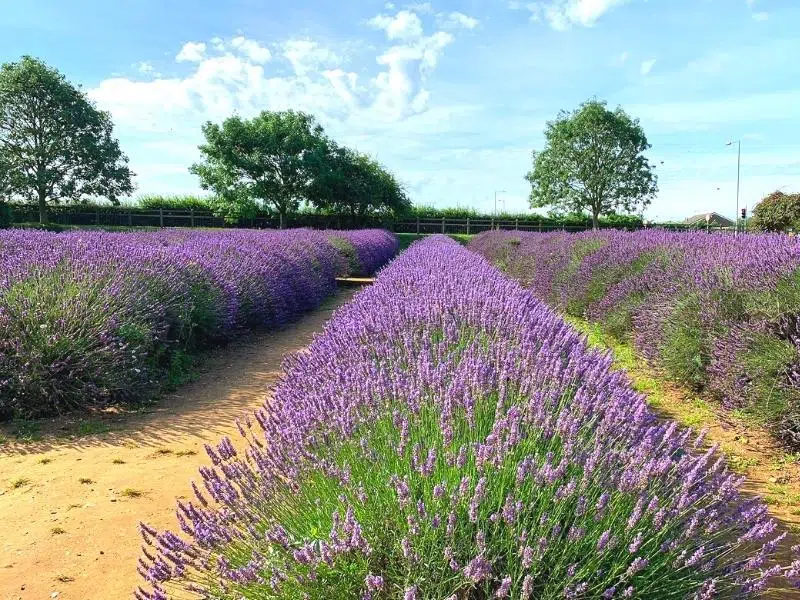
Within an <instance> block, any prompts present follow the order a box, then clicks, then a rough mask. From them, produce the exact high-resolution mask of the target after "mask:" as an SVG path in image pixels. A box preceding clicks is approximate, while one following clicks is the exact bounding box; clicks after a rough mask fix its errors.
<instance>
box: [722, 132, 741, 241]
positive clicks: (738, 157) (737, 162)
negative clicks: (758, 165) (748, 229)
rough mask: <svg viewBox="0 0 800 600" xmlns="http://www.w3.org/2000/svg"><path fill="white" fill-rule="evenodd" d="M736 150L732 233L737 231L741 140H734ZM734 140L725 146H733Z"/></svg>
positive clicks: (734, 233)
mask: <svg viewBox="0 0 800 600" xmlns="http://www.w3.org/2000/svg"><path fill="white" fill-rule="evenodd" d="M735 143H736V146H737V148H738V151H737V153H736V212H735V213H734V223H735V225H734V228H733V235H736V234H737V233H739V176H740V174H741V172H742V140H736V142H735ZM733 144H734V142H733V141H730V142H728V143H727V144H725V145H726V146H733Z"/></svg>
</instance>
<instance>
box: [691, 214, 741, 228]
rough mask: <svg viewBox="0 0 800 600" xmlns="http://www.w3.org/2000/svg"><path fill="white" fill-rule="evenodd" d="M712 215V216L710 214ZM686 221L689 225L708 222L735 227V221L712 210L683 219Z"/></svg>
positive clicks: (718, 225) (719, 225)
mask: <svg viewBox="0 0 800 600" xmlns="http://www.w3.org/2000/svg"><path fill="white" fill-rule="evenodd" d="M709 215H710V216H709ZM683 222H684V223H686V224H687V225H705V224H706V222H708V224H709V225H715V226H717V227H733V226H734V222H733V221H731V220H730V219H729V218H727V217H723V216H722V215H721V214H719V213H715V212H710V213H707V212H705V213H700V214H699V215H693V216H691V217H686V218H685V219H684V220H683Z"/></svg>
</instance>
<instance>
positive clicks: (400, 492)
mask: <svg viewBox="0 0 800 600" xmlns="http://www.w3.org/2000/svg"><path fill="white" fill-rule="evenodd" d="M596 235H598V239H602V235H603V234H596ZM585 238H589V241H592V242H593V243H594V244H595V245H596V246H597V248H600V246H601V244H599V243H598V242H597V240H596V239H595V238H592V237H591V236H584V238H580V239H585ZM550 239H552V240H553V250H552V251H541V252H539V254H537V255H536V256H538V257H540V261H538V262H537V268H538V269H539V271H537V272H534V274H535V277H534V278H533V279H532V280H533V281H534V283H535V285H537V286H538V285H541V286H543V287H542V289H546V290H548V291H552V290H555V291H556V292H557V291H558V290H559V289H560V288H559V287H558V281H559V277H558V276H557V274H558V273H560V272H561V271H560V268H561V267H560V265H561V264H562V263H561V262H559V261H560V260H561V256H560V255H559V254H558V252H557V249H558V244H559V243H565V242H562V241H560V240H559V238H558V237H556V236H554V237H552V238H550ZM501 242H502V243H501ZM506 242H510V243H509V244H507V243H506ZM479 243H480V246H481V247H482V249H483V250H484V252H486V253H487V254H488V253H489V252H490V251H491V253H492V256H493V258H494V259H496V260H498V261H500V262H501V264H502V265H503V266H504V267H505V268H506V269H508V270H509V271H510V272H515V273H516V272H519V271H518V269H521V268H522V267H521V266H520V265H519V264H517V263H516V262H515V257H516V256H517V252H518V251H519V249H518V248H517V243H516V241H514V240H512V239H510V236H506V237H499V236H498V235H496V234H495V235H492V236H485V237H483V238H481V239H480V240H479ZM524 243H527V241H526V242H523V243H520V244H519V246H520V247H522V248H527V247H528V246H524V247H523V244H524ZM530 243H531V244H533V242H530ZM476 244H478V242H476ZM764 244H765V248H771V249H773V250H774V254H775V256H776V257H777V258H776V259H775V263H774V264H775V265H776V267H775V270H776V273H777V272H780V268H782V267H781V266H780V265H782V264H783V263H781V262H780V258H781V257H782V256H783V254H784V252H788V253H791V252H792V249H791V248H789V249H784V247H783V246H782V245H780V244H778V243H777V242H764ZM770 244H774V246H771V245H770ZM520 249H521V248H520ZM762 250H763V248H762ZM587 254H588V253H587ZM570 256H571V255H570ZM547 261H550V262H547ZM571 261H572V259H571V258H570V257H569V256H567V257H566V259H565V260H564V261H563V265H564V268H566V269H573V270H568V271H567V272H568V273H573V272H574V270H575V269H579V266H580V265H579V264H577V265H576V266H575V267H569V265H570V263H571ZM572 262H578V261H572ZM549 265H553V266H549ZM622 265H623V266H624V263H623V264H622ZM548 269H550V270H549V271H548ZM527 272H528V273H530V271H527ZM741 272H744V273H749V271H747V270H746V265H742V271H741ZM548 273H552V274H553V275H552V276H551V278H550V280H549V283H548V280H547V279H546V277H545V275H547V274H548ZM737 273H738V272H737ZM540 274H541V279H540V278H539V275H540ZM690 276H691V277H695V278H698V277H700V276H699V275H698V274H697V273H691V274H688V273H687V275H686V277H690ZM532 280H528V282H529V283H530V282H531V281H532ZM684 281H685V280H684ZM696 281H697V283H698V288H699V287H700V285H699V284H700V283H702V281H703V280H702V279H696ZM679 284H680V282H679V281H676V285H679ZM537 289H538V288H537ZM637 289H639V288H637ZM645 289H647V290H649V289H650V288H645ZM239 429H240V433H241V435H242V436H243V439H240V440H238V441H237V442H236V443H234V442H233V441H232V440H230V439H223V440H222V441H221V442H220V443H219V444H218V445H215V446H208V447H207V452H208V454H209V457H210V460H211V462H212V464H211V465H209V466H207V467H203V468H202V469H201V471H200V479H199V480H198V481H197V482H196V483H195V484H193V488H194V489H193V494H192V496H191V499H189V500H182V501H180V502H179V508H178V513H177V515H178V526H179V530H180V531H178V532H176V533H172V532H165V531H156V530H155V529H154V528H152V527H150V526H148V525H142V536H143V538H144V541H145V546H144V548H143V556H142V559H141V560H140V564H139V572H140V574H141V575H142V577H143V579H144V581H143V583H142V587H141V588H140V589H139V590H138V591H137V592H136V597H137V598H140V599H144V598H147V599H151V600H152V599H159V600H161V599H165V598H184V597H202V598H219V599H231V600H233V599H237V600H238V599H240V598H248V599H255V598H258V599H279V598H280V599H296V598H308V599H314V600H319V599H323V598H360V599H374V600H377V599H383V598H386V599H390V598H391V599H400V598H402V599H403V600H422V599H426V600H427V599H447V600H483V599H489V598H514V599H517V598H520V599H534V598H535V599H556V598H559V599H560V598H584V599H589V598H592V599H595V598H653V599H655V598H659V599H660V598H664V599H670V598H675V599H679V598H680V599H683V598H693V599H697V600H699V599H709V598H744V597H752V596H755V595H757V594H758V593H760V592H761V591H763V590H764V589H766V588H768V587H770V586H773V585H786V584H787V583H788V584H790V585H791V584H792V583H796V581H797V579H798V577H800V562H795V563H792V564H781V562H780V561H779V562H776V561H775V560H773V558H774V554H775V550H776V547H777V545H778V543H779V542H780V541H781V540H782V539H783V537H784V535H785V534H782V533H780V531H779V530H778V528H777V524H776V523H775V522H774V521H772V520H771V518H770V517H769V515H768V513H767V507H766V505H764V504H763V503H762V502H761V501H760V500H758V499H753V498H749V497H746V496H744V495H742V494H740V492H739V488H740V486H741V484H742V478H741V477H739V476H738V475H736V474H734V473H732V472H731V471H729V469H728V467H727V466H726V462H725V460H724V459H723V458H721V457H720V456H719V455H718V453H717V451H716V449H715V448H711V449H705V448H704V446H703V441H702V434H701V435H700V436H696V435H694V434H692V433H691V432H690V431H684V430H681V429H679V428H678V427H677V426H676V424H675V423H670V422H664V421H662V420H658V419H656V417H655V415H654V414H653V413H651V411H650V410H649V409H648V407H647V405H646V403H645V400H644V397H643V396H642V395H640V394H638V393H636V392H635V391H634V390H633V389H632V388H631V387H630V384H629V381H628V379H627V378H626V376H625V375H624V374H623V373H620V372H617V371H614V370H612V368H611V359H610V357H609V356H608V355H607V354H604V353H600V352H597V351H593V350H590V349H589V348H588V347H587V345H586V342H585V341H584V340H583V338H582V337H581V336H580V335H579V334H578V333H577V332H576V331H575V330H574V329H572V328H571V327H570V326H569V325H567V324H566V323H565V322H564V320H563V319H562V318H561V317H560V316H558V314H557V313H555V312H554V311H553V310H552V309H551V308H549V307H548V306H547V305H546V304H545V303H544V302H542V301H540V300H538V299H537V298H535V297H534V296H533V295H532V294H530V293H529V292H528V291H526V290H525V289H524V288H523V287H521V286H520V285H518V284H517V283H515V282H514V281H513V280H511V279H509V278H507V277H506V276H504V275H503V274H502V273H501V272H500V271H499V270H497V269H496V268H494V267H493V266H492V265H491V264H490V262H489V261H487V260H486V259H484V258H482V257H480V256H478V255H477V254H475V253H472V252H470V251H468V250H466V249H464V248H463V247H461V246H459V245H458V244H457V243H455V242H453V241H452V240H449V239H446V238H444V237H443V236H434V237H433V238H431V239H427V240H425V241H422V242H418V243H416V244H414V245H413V246H412V247H411V248H410V249H409V250H407V251H406V252H405V253H404V254H403V255H401V257H400V258H398V259H397V260H395V261H394V262H393V263H392V264H391V265H390V266H389V267H388V268H386V269H385V270H383V271H382V272H381V274H380V275H379V277H378V279H377V282H376V283H375V284H374V285H373V286H372V287H370V288H368V289H366V290H364V291H362V292H361V293H360V294H358V295H357V296H356V298H355V299H354V300H353V301H352V302H351V303H350V304H348V305H346V306H345V307H343V308H341V309H339V310H338V311H337V312H336V313H335V314H334V316H333V318H332V320H331V321H330V322H329V323H328V325H327V327H326V328H325V331H324V332H323V333H322V334H321V335H320V336H318V337H317V338H315V340H314V342H313V343H312V344H311V345H310V346H309V348H308V351H307V352H304V353H301V354H296V355H294V356H293V357H292V358H291V359H290V360H288V361H287V362H286V366H285V374H284V377H283V379H282V381H281V383H280V384H279V385H278V386H277V389H276V390H275V392H274V394H273V395H272V397H271V399H270V400H268V401H267V403H266V404H265V405H264V406H263V408H262V409H261V410H259V411H257V412H256V414H255V415H254V416H253V417H252V418H248V419H245V420H243V421H242V422H241V423H240V424H239ZM242 447H244V450H242ZM176 529H177V528H176Z"/></svg>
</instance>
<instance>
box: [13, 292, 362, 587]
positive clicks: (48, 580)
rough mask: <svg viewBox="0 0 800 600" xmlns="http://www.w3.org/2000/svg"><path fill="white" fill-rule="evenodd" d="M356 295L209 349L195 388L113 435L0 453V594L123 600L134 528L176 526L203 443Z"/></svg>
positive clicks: (257, 396) (231, 421) (258, 395)
mask: <svg viewBox="0 0 800 600" xmlns="http://www.w3.org/2000/svg"><path fill="white" fill-rule="evenodd" d="M354 293H355V290H341V291H339V292H338V293H337V294H336V296H335V297H333V298H331V299H330V300H328V301H327V302H326V304H324V305H323V307H322V308H321V309H319V310H317V311H315V312H313V313H311V314H309V315H307V316H305V317H303V318H302V319H301V320H300V321H298V322H296V323H295V324H293V325H290V326H289V327H287V328H285V329H282V330H279V331H274V332H269V333H258V334H250V335H246V336H245V337H244V338H242V339H240V340H239V341H237V343H236V344H232V345H229V346H228V347H225V348H220V349H218V350H217V351H215V352H214V354H212V355H211V356H210V357H209V360H208V361H207V363H206V365H205V369H204V372H203V373H202V374H201V375H200V376H199V377H198V378H197V380H196V381H194V382H193V383H190V384H188V385H186V386H185V387H183V388H181V389H180V391H179V392H177V393H175V394H173V395H171V396H170V397H168V398H166V399H165V400H164V401H163V402H160V403H159V404H158V405H157V407H156V409H155V410H154V411H153V412H152V413H150V414H145V415H131V416H128V417H125V418H124V419H123V422H122V423H121V424H119V425H118V427H119V429H117V428H116V427H115V426H114V425H113V424H112V431H110V432H108V433H105V434H101V435H92V436H88V437H84V438H80V439H77V440H71V441H65V440H63V439H58V438H52V437H50V436H45V437H44V438H43V439H42V440H41V441H38V442H34V443H28V444H23V443H19V442H12V441H6V442H5V443H4V444H3V445H0V556H2V559H0V563H2V564H0V598H1V599H2V600H11V599H13V600H28V599H31V600H33V599H37V600H38V599H40V598H51V597H56V598H58V599H59V600H87V599H93V598H98V599H99V598H103V599H108V598H127V597H129V596H130V593H131V589H133V588H134V587H135V585H136V583H137V582H138V575H137V573H136V558H137V556H138V554H139V543H138V542H139V539H140V538H139V532H138V529H137V526H138V523H139V521H141V520H145V521H148V522H151V523H156V524H158V525H160V526H167V525H171V524H172V523H174V520H175V516H174V510H175V498H176V496H177V497H181V496H182V495H184V494H186V493H187V491H188V492H190V491H191V488H190V487H189V481H190V480H191V479H196V478H197V468H198V466H200V465H202V464H204V463H205V462H206V461H207V457H206V454H205V452H204V450H203V444H204V443H205V442H215V441H216V440H218V439H219V438H220V437H221V436H223V435H229V434H233V433H234V432H235V430H236V425H235V419H236V418H237V417H239V416H240V415H241V414H242V413H243V412H251V410H252V409H253V408H256V407H259V406H261V404H262V403H263V401H264V395H265V390H266V389H267V388H268V386H271V385H272V384H274V383H275V382H276V380H277V378H278V376H279V375H280V366H281V361H282V359H283V357H284V356H285V355H286V354H287V353H290V352H295V351H298V350H301V349H302V348H303V347H304V346H305V345H306V344H308V343H309V342H310V341H311V339H312V337H313V334H314V333H315V332H318V331H320V330H321V329H322V327H323V324H324V322H325V321H326V320H327V319H328V318H329V316H330V314H331V312H332V311H333V310H334V309H335V308H337V307H338V306H340V305H342V304H344V303H345V302H346V301H347V300H349V299H350V297H352V295H353V294H354ZM55 593H57V596H53V594H55Z"/></svg>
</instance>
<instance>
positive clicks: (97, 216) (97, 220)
mask: <svg viewBox="0 0 800 600" xmlns="http://www.w3.org/2000/svg"><path fill="white" fill-rule="evenodd" d="M94 224H95V225H100V207H99V206H96V207H95V209H94Z"/></svg>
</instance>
